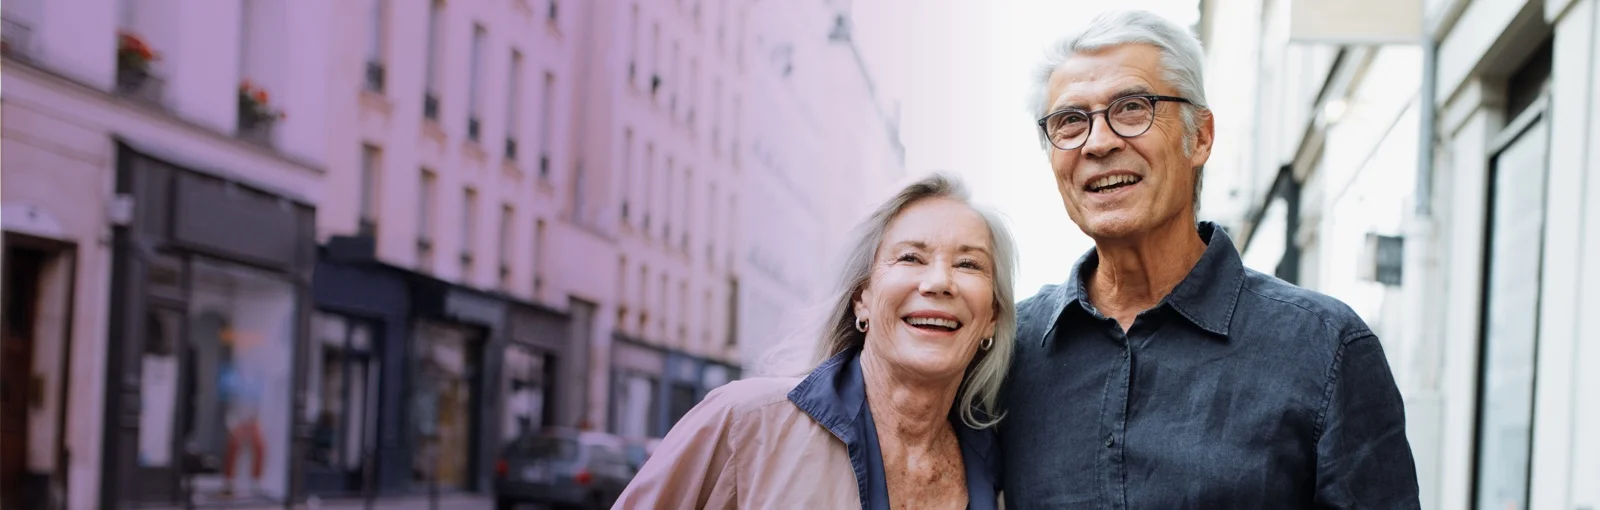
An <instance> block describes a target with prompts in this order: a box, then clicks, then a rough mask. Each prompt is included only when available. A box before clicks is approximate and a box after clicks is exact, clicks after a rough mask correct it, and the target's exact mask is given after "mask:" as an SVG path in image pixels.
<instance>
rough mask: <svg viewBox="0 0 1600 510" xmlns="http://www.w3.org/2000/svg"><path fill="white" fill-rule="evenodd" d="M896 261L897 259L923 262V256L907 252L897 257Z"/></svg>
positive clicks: (898, 260) (899, 260)
mask: <svg viewBox="0 0 1600 510" xmlns="http://www.w3.org/2000/svg"><path fill="white" fill-rule="evenodd" d="M895 261H897V262H921V261H922V258H921V257H918V256H917V254H915V253H907V254H905V255H901V256H900V258H897V259H895Z"/></svg>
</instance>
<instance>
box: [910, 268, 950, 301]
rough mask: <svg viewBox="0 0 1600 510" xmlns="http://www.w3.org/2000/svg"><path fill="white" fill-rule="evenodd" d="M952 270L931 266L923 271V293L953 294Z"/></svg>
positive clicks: (920, 288)
mask: <svg viewBox="0 0 1600 510" xmlns="http://www.w3.org/2000/svg"><path fill="white" fill-rule="evenodd" d="M950 287H951V285H950V270H949V269H945V268H938V267H930V268H928V270H927V271H924V272H923V273H922V285H921V286H919V288H918V290H920V291H921V292H922V293H923V294H945V295H949V294H951V288H950Z"/></svg>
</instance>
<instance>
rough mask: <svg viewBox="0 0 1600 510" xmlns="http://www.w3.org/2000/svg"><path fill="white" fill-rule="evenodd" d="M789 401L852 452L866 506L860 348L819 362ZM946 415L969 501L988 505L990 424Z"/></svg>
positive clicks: (993, 475) (994, 463) (995, 479)
mask: <svg viewBox="0 0 1600 510" xmlns="http://www.w3.org/2000/svg"><path fill="white" fill-rule="evenodd" d="M789 401H790V402H793V403H794V405H795V406H796V407H799V408H800V410H801V411H804V412H805V413H806V414H807V415H809V416H811V419H813V420H816V421H817V423H820V424H822V426H823V428H826V429H828V432H831V433H833V435H834V437H837V438H839V440H840V441H843V442H844V443H845V446H846V447H847V448H848V449H849V451H850V452H851V463H852V464H857V465H855V466H853V467H854V468H855V469H856V471H857V473H856V474H857V483H858V484H860V486H859V487H858V488H859V489H860V490H861V493H862V499H863V505H864V506H865V504H866V503H865V502H866V498H867V487H866V479H865V477H864V476H863V475H864V474H865V473H864V471H865V468H866V460H865V459H861V458H860V457H861V455H860V453H864V452H865V451H867V447H866V442H868V441H871V442H873V443H874V444H875V443H876V442H877V438H876V437H872V438H867V437H863V436H864V435H865V434H867V432H866V431H867V430H870V429H871V428H870V427H867V426H865V425H866V423H868V421H864V420H863V417H867V418H866V420H870V419H871V418H870V413H871V410H870V409H868V408H867V406H866V401H867V385H866V380H865V379H864V378H863V377H862V375H861V349H859V348H851V349H845V350H844V352H841V353H839V354H835V355H834V356H833V357H831V358H828V360H827V361H824V362H822V364H821V365H819V366H817V368H816V369H815V370H812V371H811V374H810V375H808V376H806V378H805V379H804V380H802V381H800V384H798V385H796V386H795V387H794V389H793V390H790V391H789ZM950 419H951V423H952V424H953V425H954V426H955V432H956V441H957V442H958V443H960V445H961V453H962V455H961V456H962V460H963V463H964V464H965V469H966V473H967V491H968V499H969V501H970V503H969V505H968V506H969V507H970V508H973V509H974V510H979V509H988V508H993V506H992V505H993V498H992V497H991V495H992V494H994V493H995V492H996V487H997V485H998V483H999V481H1000V477H999V469H1000V463H999V455H998V454H997V449H998V445H997V444H996V441H995V437H994V434H995V432H994V429H993V428H992V427H991V428H987V429H981V430H979V429H972V428H969V427H967V426H966V423H965V422H963V421H961V416H960V414H959V413H955V412H954V411H953V410H952V412H951V414H950ZM880 462H881V461H880ZM880 469H881V468H880Z"/></svg>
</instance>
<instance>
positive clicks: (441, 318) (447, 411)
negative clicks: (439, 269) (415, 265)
mask: <svg viewBox="0 0 1600 510" xmlns="http://www.w3.org/2000/svg"><path fill="white" fill-rule="evenodd" d="M411 285H412V286H411V291H410V295H411V298H412V299H411V307H412V308H411V311H412V322H411V324H412V329H411V338H410V342H408V344H409V346H408V347H409V350H410V353H409V359H408V365H409V367H408V370H407V376H406V378H405V383H406V385H407V386H408V391H407V408H408V416H409V420H408V421H409V423H410V431H409V432H408V437H409V441H410V445H411V447H410V453H411V462H410V466H411V484H410V485H411V487H412V488H413V489H417V490H422V489H427V488H430V486H431V485H433V484H437V486H438V488H439V489H440V490H444V491H483V490H487V488H488V483H489V475H490V474H491V472H492V469H491V468H492V467H493V466H492V465H491V464H490V463H491V462H492V461H493V459H494V452H495V451H496V450H497V449H498V448H499V446H500V445H499V441H497V440H494V438H498V437H500V435H501V433H500V422H499V421H498V419H497V418H498V417H499V416H500V407H501V405H500V403H501V402H502V401H501V394H502V392H501V386H502V385H501V384H495V383H493V382H494V381H499V380H500V371H501V367H502V366H503V364H504V359H503V356H501V355H500V354H501V353H504V352H505V351H506V328H505V321H506V313H507V304H508V302H507V301H505V300H503V299H501V298H499V297H496V296H492V295H489V294H485V293H482V292H478V291H475V290H472V289H468V288H465V287H460V286H457V285H454V284H451V283H448V282H445V281H442V280H437V279H433V278H431V277H427V276H424V275H418V274H413V275H412V283H411ZM519 363H520V361H519Z"/></svg>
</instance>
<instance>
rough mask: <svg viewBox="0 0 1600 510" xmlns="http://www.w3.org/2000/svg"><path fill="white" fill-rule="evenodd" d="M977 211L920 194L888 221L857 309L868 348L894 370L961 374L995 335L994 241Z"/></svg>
mask: <svg viewBox="0 0 1600 510" xmlns="http://www.w3.org/2000/svg"><path fill="white" fill-rule="evenodd" d="M989 239H990V235H989V227H988V225H987V224H985V223H984V221H983V217H982V216H980V215H978V213H977V212H976V211H973V210H972V209H971V208H970V207H967V206H966V205H965V204H962V203H960V202H957V201H954V200H950V199H944V198H934V199H926V200H922V201H918V202H916V203H913V204H911V205H910V206H908V207H906V208H905V209H904V210H902V211H900V215H899V216H896V217H895V218H894V219H893V220H891V221H890V222H889V228H888V230H887V231H886V232H885V233H884V236H883V241H882V243H881V244H879V245H878V251H877V254H876V255H875V256H874V259H873V267H872V275H871V277H870V278H869V279H868V281H867V287H866V289H865V290H863V291H862V292H861V295H860V296H858V297H857V298H856V301H855V312H856V317H858V318H866V319H867V321H868V329H867V341H866V352H867V353H869V354H870V355H872V356H874V357H876V358H878V359H879V360H881V361H885V362H888V365H889V366H890V367H892V368H893V369H894V370H895V371H896V372H900V373H902V374H914V375H916V376H922V377H926V378H928V379H935V380H937V379H945V378H948V377H952V376H953V377H956V378H960V377H961V376H962V374H963V373H964V372H965V371H966V368H967V365H968V364H970V363H971V361H972V357H973V355H974V354H975V353H976V352H977V350H978V344H979V342H980V341H982V340H983V339H985V338H989V337H992V336H994V314H995V306H994V257H993V253H994V247H993V246H991V245H990V242H989Z"/></svg>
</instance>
